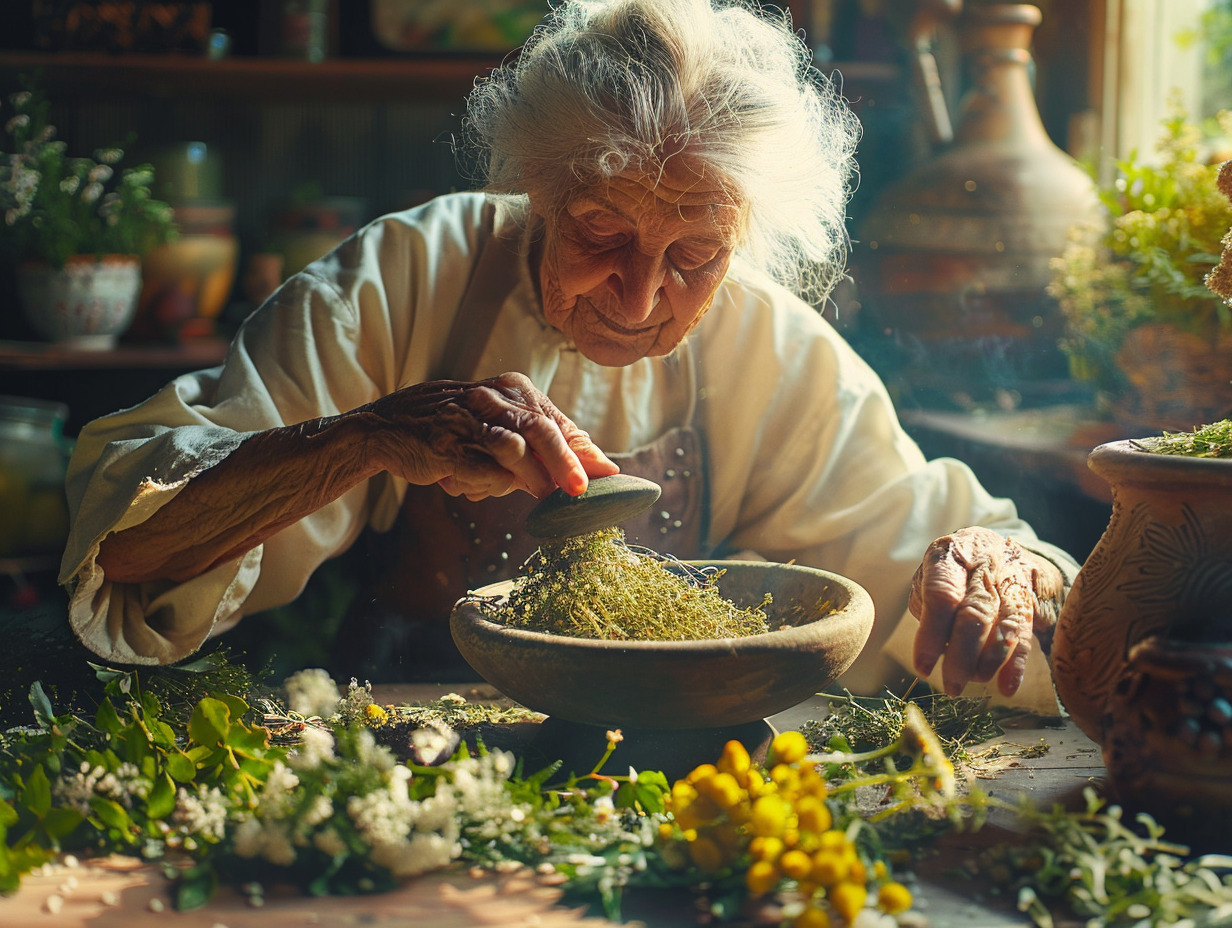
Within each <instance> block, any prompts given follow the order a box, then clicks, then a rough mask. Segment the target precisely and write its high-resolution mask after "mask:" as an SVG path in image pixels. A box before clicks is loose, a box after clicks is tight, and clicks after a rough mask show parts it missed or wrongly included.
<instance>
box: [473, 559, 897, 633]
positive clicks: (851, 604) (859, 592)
mask: <svg viewBox="0 0 1232 928" xmlns="http://www.w3.org/2000/svg"><path fill="white" fill-rule="evenodd" d="M685 563H687V564H697V565H703V566H710V565H716V566H733V567H754V568H758V569H769V568H773V567H780V568H781V567H788V566H789V567H792V568H794V569H798V570H805V571H809V572H811V573H814V574H820V575H822V576H823V577H824V578H826V579H828V580H834V581H838V584H839V585H840V586H842V587H843V588H844V589H848V590H849V592H850V594H851V597H850V599H849V600H848V602H847V603H846V604H845V605H844V606H842V607H840V608H839V609H838V610H836V611H835V612H832V613H829V614H827V615H822V616H818V617H817V618H816V619H813V620H812V621H809V622H806V623H804V624H803V625H790V626H788V627H786V628H776V629H771V630H770V631H768V632H759V633H757V634H755V635H738V636H733V637H728V638H689V639H675V638H673V639H669V640H662V639H645V638H629V639H625V638H583V637H580V636H573V635H554V634H552V633H550V632H538V631H531V630H530V629H525V628H511V627H509V626H508V625H502V624H501V623H500V622H493V621H492V620H491V619H488V618H485V617H484V616H483V615H482V613H481V606H482V601H480V600H479V599H477V597H480V596H482V595H484V594H483V591H484V590H487V589H491V588H493V587H509V586H510V585H512V583H513V581H512V580H502V581H499V582H497V583H490V584H487V585H486V586H482V587H479V588H478V589H476V590H473V591H472V592H470V593H469V594H468V595H467V596H465V597H463V598H462V599H460V600H458V602H457V604H455V606H454V608H453V618H454V620H455V621H459V622H460V621H463V620H465V621H466V622H467V623H468V624H469V625H470V626H471V627H473V628H476V629H478V630H479V631H481V632H483V633H487V634H491V635H497V634H499V635H500V636H501V637H502V638H505V639H506V640H510V641H515V642H521V643H525V644H528V645H531V644H537V645H558V644H559V643H561V642H567V643H568V646H570V647H574V648H581V649H583V650H594V651H604V652H611V651H613V650H615V649H628V650H631V651H653V652H657V653H663V652H664V651H667V652H671V651H680V652H691V651H693V652H695V651H714V650H718V649H720V648H721V649H722V650H723V651H724V652H725V653H729V654H730V653H732V652H734V651H741V650H750V651H755V650H761V649H763V648H767V647H770V648H774V649H775V650H778V649H779V648H781V647H785V646H790V645H792V644H795V643H799V644H801V645H803V644H806V643H809V642H812V641H813V640H814V639H815V638H816V633H817V632H816V630H817V626H818V625H819V623H820V622H821V621H822V620H824V619H826V618H831V617H833V618H835V620H836V621H841V622H843V623H845V624H851V623H856V622H861V623H862V624H864V622H865V620H863V619H862V618H861V617H862V616H864V615H866V614H867V615H868V616H869V619H868V620H867V621H866V624H868V625H869V627H870V629H871V626H872V616H873V600H872V597H871V596H870V595H869V593H868V591H867V590H865V589H864V587H863V586H861V585H860V584H859V583H857V582H856V581H854V580H852V579H851V578H849V577H844V576H842V575H841V574H836V573H834V572H833V571H829V570H825V569H823V568H820V567H810V566H808V565H806V564H790V565H788V564H781V563H777V562H774V561H747V560H745V561H727V560H711V559H696V560H686V561H685ZM466 606H471V607H473V608H471V609H467V608H465V607H466Z"/></svg>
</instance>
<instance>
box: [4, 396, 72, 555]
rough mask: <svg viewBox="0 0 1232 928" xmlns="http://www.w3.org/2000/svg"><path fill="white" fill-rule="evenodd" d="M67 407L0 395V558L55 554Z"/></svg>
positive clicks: (62, 511)
mask: <svg viewBox="0 0 1232 928" xmlns="http://www.w3.org/2000/svg"><path fill="white" fill-rule="evenodd" d="M67 419H68V407H67V406H65V405H64V404H63V403H56V402H52V401H49V400H40V399H31V398H28V397H21V396H0V557H8V558H12V557H31V556H37V555H51V554H59V553H60V552H61V551H62V550H63V549H64V542H65V540H66V539H67V537H68V503H67V501H66V500H65V496H64V477H65V474H66V472H67V470H68V454H69V443H68V441H67V440H66V439H65V437H64V424H65V422H66V421H67Z"/></svg>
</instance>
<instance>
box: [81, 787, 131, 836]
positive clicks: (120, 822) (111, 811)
mask: <svg viewBox="0 0 1232 928" xmlns="http://www.w3.org/2000/svg"><path fill="white" fill-rule="evenodd" d="M90 808H91V809H92V810H93V811H94V814H95V815H96V816H97V817H98V820H99V821H100V822H102V823H103V824H104V825H106V826H107V827H108V828H114V829H115V830H116V831H118V832H120V833H121V834H128V831H129V828H130V827H131V826H132V819H131V818H129V815H128V810H126V809H125V808H124V807H123V806H122V805H120V804H119V803H118V802H116V801H115V800H114V799H106V798H104V797H102V796H94V797H93V798H92V799H91V800H90Z"/></svg>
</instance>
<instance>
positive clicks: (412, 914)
mask: <svg viewBox="0 0 1232 928" xmlns="http://www.w3.org/2000/svg"><path fill="white" fill-rule="evenodd" d="M447 693H459V694H461V695H463V696H465V697H466V698H467V699H469V700H471V701H491V700H499V699H500V694H498V693H497V692H496V691H495V690H493V689H492V688H491V687H489V686H487V685H475V684H453V685H449V684H413V685H411V684H408V685H400V686H383V687H376V688H374V696H375V697H376V698H377V701H378V702H381V703H385V704H388V703H393V704H395V705H398V704H411V703H417V702H424V701H427V700H430V699H435V698H439V697H440V696H443V695H445V694H447ZM824 706H825V700H824V698H822V697H814V698H813V699H810V700H808V701H806V702H804V703H802V704H801V705H799V706H796V707H795V708H793V709H790V710H788V711H787V712H783V713H780V714H779V715H776V716H774V717H772V718H771V719H769V721H770V722H771V724H772V725H773V726H774V727H775V728H776V729H777V730H779V731H785V730H790V729H794V728H798V727H799V726H800V725H802V724H803V723H804V722H806V721H809V720H813V719H818V718H821V717H823V716H824V714H825V708H824ZM1041 741H1043V742H1046V743H1047V744H1048V745H1049V750H1048V751H1047V752H1046V753H1043V754H1042V755H1039V756H1032V757H1029V758H1026V757H1022V756H1021V754H1022V750H1023V749H1026V748H1028V747H1033V746H1038V745H1039V744H1040V742H1041ZM992 743H995V744H998V745H999V746H1000V747H1002V748H1004V749H1005V750H1004V752H1003V756H1004V757H1005V758H1006V759H1005V762H1004V765H1003V766H1002V768H1001V769H999V770H997V771H995V772H990V773H986V774H984V778H982V779H981V781H980V785H981V786H982V788H983V789H984V790H985V791H987V792H990V793H992V794H993V795H998V796H1002V797H1006V798H1009V797H1012V796H1014V795H1016V794H1020V793H1026V794H1027V795H1029V796H1030V797H1031V798H1032V799H1033V800H1034V801H1035V802H1036V804H1037V805H1040V806H1042V807H1050V806H1052V805H1053V804H1054V803H1061V804H1067V805H1075V806H1076V805H1079V804H1080V801H1081V793H1082V790H1083V788H1084V787H1085V786H1087V785H1089V784H1091V783H1092V782H1093V781H1099V780H1100V778H1101V777H1102V775H1103V773H1104V767H1103V763H1102V761H1101V758H1100V752H1099V748H1098V746H1097V745H1096V744H1094V743H1093V742H1092V741H1090V740H1089V739H1088V738H1086V737H1085V736H1084V735H1083V734H1082V733H1081V732H1079V731H1078V729H1077V728H1076V727H1075V726H1074V725H1073V724H1072V723H1070V722H1064V723H1061V724H1059V725H1058V726H1053V727H1039V728H1036V727H1031V728H1020V729H1011V730H1008V731H1007V733H1006V735H1005V736H1003V737H1001V738H998V739H996V740H995V742H992ZM1015 828H1016V826H1015V823H1014V821H1013V820H1012V817H1010V816H1008V815H1006V814H1003V813H996V812H994V813H993V814H992V816H991V817H990V820H989V823H988V824H987V825H986V826H985V828H983V829H982V830H981V831H979V832H976V833H974V834H967V835H947V836H945V837H944V838H942V839H940V840H939V841H938V842H937V843H936V845H935V851H934V852H933V853H930V854H929V856H928V859H927V861H926V862H925V863H923V864H922V865H921V867H920V869H919V883H918V886H917V888H916V890H917V891H916V903H917V910H918V912H919V914H920V915H922V916H924V917H925V918H926V919H927V924H928V925H930V926H932V928H1010V926H1026V925H1030V921H1029V920H1028V919H1027V918H1026V917H1025V916H1024V915H1022V914H1021V913H1019V912H1017V911H1015V909H1014V908H1013V905H1012V900H1006V899H1003V898H998V897H997V896H996V895H994V894H989V893H988V892H986V891H985V890H982V889H981V888H980V887H979V884H975V883H964V882H963V881H962V880H961V879H959V878H957V877H954V876H952V873H953V871H955V870H956V869H957V868H959V867H960V866H961V865H962V864H963V862H964V861H966V860H967V859H968V858H970V857H972V856H974V855H975V854H977V853H978V852H979V850H981V849H982V848H986V847H989V846H991V845H993V844H996V843H998V842H1003V841H1007V840H1009V841H1013V840H1015V838H1016V833H1015ZM74 863H75V865H72V866H70V864H74ZM53 895H56V896H59V897H61V898H62V899H63V905H62V906H60V907H59V909H58V911H57V912H56V914H55V915H54V917H53V916H52V913H51V912H49V911H48V899H49V898H50V897H52V896H53ZM679 895H680V896H681V897H682V898H679V899H676V900H673V901H672V902H670V903H668V904H666V905H665V904H664V902H663V900H654V901H651V902H645V903H641V902H639V900H638V899H637V898H636V896H635V897H634V898H633V899H630V900H629V903H628V904H627V905H626V906H625V915H626V917H627V918H630V919H632V920H635V921H637V922H641V923H643V924H645V925H647V926H649V928H655V926H662V928H669V926H678V925H687V924H693V923H694V921H693V917H692V915H693V913H691V910H690V908H689V905H688V900H687V899H686V898H683V896H684V894H679ZM166 899H167V883H166V880H165V878H164V877H163V876H162V875H161V873H160V872H159V870H158V869H157V868H156V867H154V866H152V865H149V864H143V863H141V862H140V861H137V860H134V859H131V858H122V857H112V858H106V859H103V860H97V861H83V862H73V861H68V862H59V863H56V864H54V865H52V866H50V867H49V868H47V871H46V872H44V873H38V874H31V875H28V876H27V877H26V878H25V879H24V880H23V882H22V886H21V889H20V890H19V891H18V892H17V893H16V894H14V895H13V896H11V897H8V898H0V924H2V925H4V926H5V928H27V926H29V928H38V926H41V928H47V926H53V925H54V926H55V928H78V926H81V928H86V926H89V928H100V926H101V928H106V926H116V928H145V926H150V928H153V926H162V925H163V923H164V922H165V921H166V919H167V918H168V917H169V916H168V914H167V913H166V912H164V911H163V906H164V905H165V904H166V903H165V900H166ZM558 900H559V891H558V890H557V889H555V888H554V887H552V886H550V885H548V884H546V883H545V882H543V881H542V880H541V879H539V878H538V877H535V876H534V875H532V874H530V873H529V872H527V871H525V870H523V871H521V872H518V873H512V874H493V873H484V874H479V875H472V874H470V873H468V872H467V871H466V870H465V869H463V868H451V869H449V870H446V871H441V872H437V873H432V874H428V875H426V876H423V877H419V878H417V879H414V880H411V881H409V882H408V883H406V884H405V885H403V886H402V887H400V888H399V889H397V890H395V891H393V892H389V893H383V894H380V895H374V896H365V897H348V898H340V897H329V898H323V899H322V898H307V897H304V896H299V895H296V894H295V893H294V891H293V890H290V889H285V888H284V889H269V890H267V894H266V896H265V904H264V906H263V907H261V908H260V909H254V908H251V907H250V906H249V905H248V904H247V901H246V900H245V899H244V898H243V897H242V896H241V895H240V894H239V893H238V892H236V891H234V890H232V889H229V888H224V889H223V890H221V891H220V893H219V894H218V896H217V897H216V898H215V899H214V900H213V901H212V902H211V903H210V905H208V906H206V907H205V908H204V909H201V910H197V911H194V912H185V913H173V915H172V916H171V917H172V918H173V921H172V924H173V925H174V926H176V928H246V926H253V928H256V926H260V928H283V926H287V928H290V926H302V925H318V926H331V928H332V926H337V928H343V926H358V925H364V926H377V928H380V926H390V928H392V926H395V925H398V926H404V925H431V926H433V928H451V926H458V928H463V926H471V925H477V924H500V925H528V926H529V925H536V926H540V928H557V926H560V928H582V926H596V928H597V926H603V925H607V924H610V923H608V922H605V921H603V920H601V919H597V918H593V917H588V916H586V915H585V913H583V912H581V911H579V910H577V909H572V908H568V907H565V906H563V905H560V904H559V901H558ZM168 911H169V906H168ZM1074 925H1075V926H1076V925H1077V923H1074ZM1058 928H1070V923H1067V922H1064V921H1058Z"/></svg>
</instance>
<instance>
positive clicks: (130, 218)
mask: <svg viewBox="0 0 1232 928" xmlns="http://www.w3.org/2000/svg"><path fill="white" fill-rule="evenodd" d="M49 111H50V105H49V103H48V101H47V100H46V98H44V97H43V96H42V94H41V93H40V92H39V91H38V90H37V89H26V90H22V91H19V92H18V93H14V94H12V95H11V96H10V97H9V108H8V109H7V111H5V112H0V118H3V119H4V130H5V134H6V135H7V136H8V139H7V141H0V220H3V221H2V222H0V251H4V252H7V253H8V255H9V256H10V257H11V258H12V259H13V260H17V261H33V260H41V261H46V262H48V263H49V264H51V265H52V267H56V268H59V267H63V266H64V264H65V262H66V261H67V260H68V259H69V257H71V256H73V255H79V254H83V255H106V254H124V255H129V254H132V255H144V254H145V253H146V252H147V251H149V250H150V249H151V248H153V247H154V246H155V245H160V244H162V243H163V242H166V241H169V240H170V239H171V238H172V237H173V236H174V235H175V234H176V225H175V221H174V216H173V213H172V209H171V207H170V206H168V205H167V204H166V203H164V202H162V201H161V200H158V199H155V198H154V197H153V196H152V194H151V186H152V184H153V182H154V170H153V168H152V167H150V165H148V164H141V165H137V166H135V167H128V168H124V169H120V168H119V162H120V160H121V159H122V158H123V157H124V152H123V151H122V150H121V149H119V148H114V147H113V148H106V149H100V150H98V151H96V152H95V153H94V156H93V157H89V158H87V157H72V156H70V155H69V154H68V147H67V145H66V144H65V142H63V141H62V140H60V139H58V138H56V128H55V126H53V125H52V124H51V123H50V122H49Z"/></svg>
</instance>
